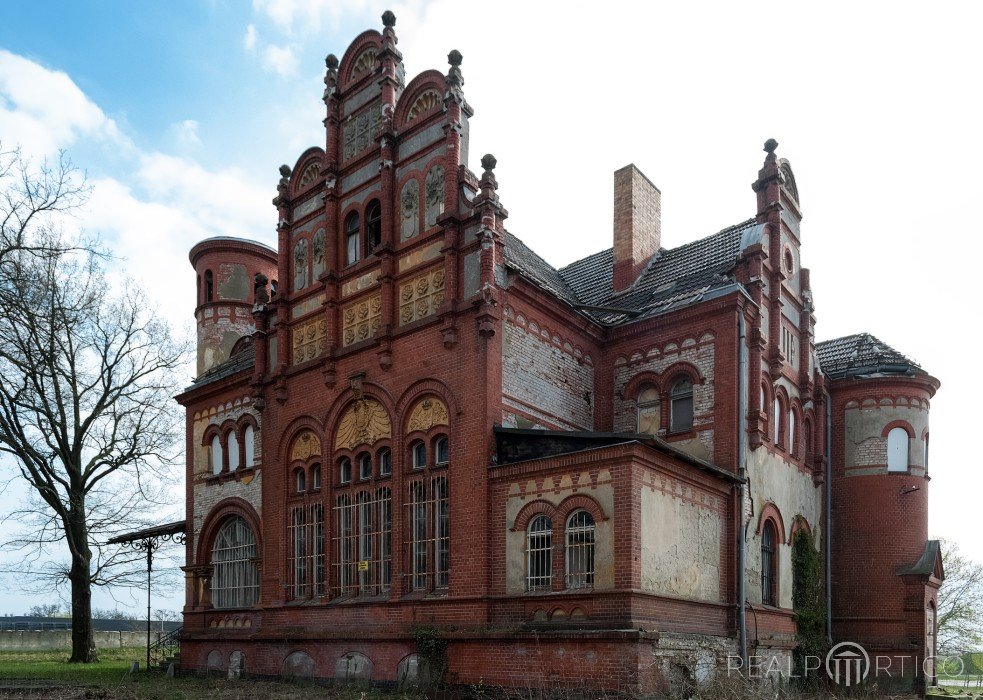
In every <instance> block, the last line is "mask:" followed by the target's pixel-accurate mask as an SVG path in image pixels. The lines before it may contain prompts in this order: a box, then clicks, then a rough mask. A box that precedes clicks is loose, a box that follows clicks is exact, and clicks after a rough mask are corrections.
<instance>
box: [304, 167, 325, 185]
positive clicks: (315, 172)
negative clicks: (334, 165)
mask: <svg viewBox="0 0 983 700" xmlns="http://www.w3.org/2000/svg"><path fill="white" fill-rule="evenodd" d="M320 174H321V164H320V163H311V164H310V165H308V166H307V167H306V168H304V172H303V173H301V176H300V186H301V187H302V188H303V187H309V186H310V185H312V184H313V183H314V181H315V180H317V178H318V176H319V175H320Z"/></svg>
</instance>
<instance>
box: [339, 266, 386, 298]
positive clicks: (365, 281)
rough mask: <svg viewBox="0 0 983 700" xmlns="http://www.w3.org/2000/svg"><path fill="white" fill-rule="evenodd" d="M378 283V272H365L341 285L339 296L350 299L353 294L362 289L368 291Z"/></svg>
mask: <svg viewBox="0 0 983 700" xmlns="http://www.w3.org/2000/svg"><path fill="white" fill-rule="evenodd" d="M378 281H379V271H378V270H372V271H371V272H366V273H365V274H364V275H359V276H358V277H356V278H355V279H351V280H348V281H347V282H345V283H344V284H343V285H341V296H343V297H350V296H351V295H352V294H354V293H355V292H360V291H362V290H363V289H368V288H369V287H371V286H372V285H373V284H375V283H376V282H378Z"/></svg>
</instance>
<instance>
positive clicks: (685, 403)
mask: <svg viewBox="0 0 983 700" xmlns="http://www.w3.org/2000/svg"><path fill="white" fill-rule="evenodd" d="M692 427H693V382H692V381H690V379H689V377H684V378H682V379H680V380H679V381H677V382H676V383H675V384H673V385H672V391H671V392H669V428H670V430H672V432H674V433H684V432H686V431H687V430H690V429H691V428H692Z"/></svg>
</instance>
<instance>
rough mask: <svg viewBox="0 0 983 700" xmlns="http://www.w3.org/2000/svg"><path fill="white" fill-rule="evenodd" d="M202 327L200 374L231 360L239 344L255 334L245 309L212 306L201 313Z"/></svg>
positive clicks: (199, 331) (199, 337) (199, 334)
mask: <svg viewBox="0 0 983 700" xmlns="http://www.w3.org/2000/svg"><path fill="white" fill-rule="evenodd" d="M198 313H199V319H198V321H199V323H198V374H199V375H201V374H202V373H204V372H206V371H207V370H210V369H211V368H212V367H214V366H215V365H217V364H220V363H222V362H225V361H226V360H227V359H229V354H230V353H231V352H232V348H233V346H234V345H235V344H236V341H237V340H239V338H241V337H243V336H244V335H249V334H251V333H252V332H253V331H254V330H255V326H254V325H253V318H252V314H250V312H249V310H248V309H247V308H245V307H239V306H211V307H205V308H203V309H201V310H200V311H199V312H198Z"/></svg>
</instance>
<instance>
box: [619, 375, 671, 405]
mask: <svg viewBox="0 0 983 700" xmlns="http://www.w3.org/2000/svg"><path fill="white" fill-rule="evenodd" d="M663 376H664V375H662V374H659V373H658V372H651V371H646V372H639V373H638V374H636V375H635V376H634V377H632V378H631V379H629V380H628V382H627V383H626V384H625V385H624V387H622V389H621V399H622V400H623V401H634V400H635V398H636V397H637V396H638V393H639V392H640V391H641V389H642V387H643V386H645V385H646V384H651V385H652V386H654V387H655V388H656V390H657V391H658V392H659V393H660V394H661V393H662V392H663V386H662V378H663Z"/></svg>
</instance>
